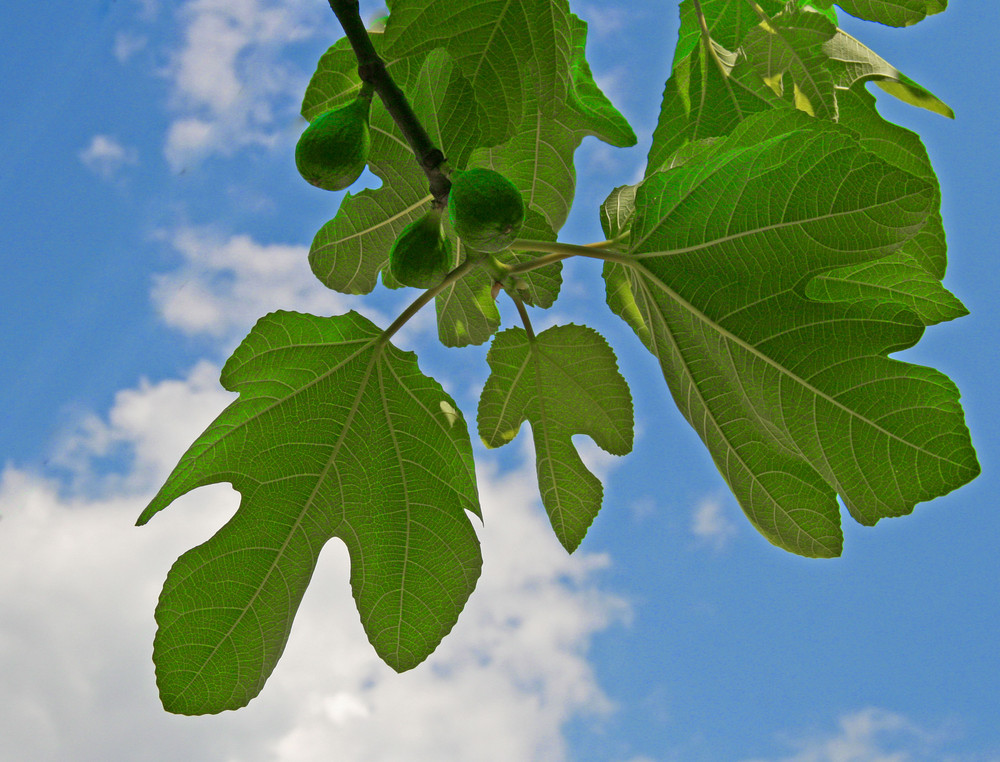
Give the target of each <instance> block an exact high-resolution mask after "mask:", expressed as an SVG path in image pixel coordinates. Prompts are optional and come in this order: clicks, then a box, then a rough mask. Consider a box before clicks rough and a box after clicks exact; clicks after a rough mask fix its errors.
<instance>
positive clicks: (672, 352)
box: [606, 111, 979, 556]
mask: <svg viewBox="0 0 1000 762" xmlns="http://www.w3.org/2000/svg"><path fill="white" fill-rule="evenodd" d="M934 198H935V189H934V187H933V186H932V185H931V184H930V183H928V182H927V181H925V180H922V179H920V178H917V177H914V176H912V175H909V174H907V173H904V172H902V171H900V170H899V169H897V168H896V167H894V166H892V165H891V164H888V163H886V162H884V161H882V160H881V159H879V158H877V157H876V156H874V155H873V154H871V153H869V152H867V151H865V150H864V149H863V148H861V147H860V146H859V145H858V144H857V141H856V139H855V138H854V136H853V135H852V134H851V133H849V132H847V131H844V130H843V128H840V127H838V126H836V125H834V124H831V123H828V122H823V121H820V120H815V119H810V118H809V117H806V116H804V115H802V114H801V113H799V112H794V111H788V112H771V113H766V114H761V115H758V116H756V117H751V118H750V119H748V120H747V121H746V122H744V123H743V124H742V125H741V126H740V127H738V128H737V129H736V130H735V131H734V133H733V134H732V135H731V136H730V137H729V138H727V139H725V140H721V141H718V142H717V143H716V144H715V145H714V146H713V147H712V150H711V151H709V152H708V154H707V155H706V156H705V157H704V158H703V159H702V160H700V161H697V162H690V163H688V164H685V165H683V166H682V167H680V168H678V169H674V170H671V171H669V172H660V173H657V174H656V175H654V176H652V177H650V178H648V179H647V180H646V181H645V182H644V183H643V184H642V185H641V186H640V187H639V189H638V191H637V193H636V199H635V207H636V210H635V214H634V217H633V221H632V226H633V227H632V233H631V237H630V239H629V241H630V243H629V250H628V253H629V254H631V256H632V257H633V262H631V263H629V264H628V265H623V264H614V265H609V266H608V267H607V268H606V277H607V279H608V300H609V304H610V305H611V306H612V309H614V310H615V312H617V313H618V314H619V315H621V316H622V317H623V318H624V319H626V320H627V321H628V322H629V323H630V324H631V325H632V326H633V328H634V329H635V330H636V332H637V334H638V335H639V336H640V338H641V339H642V340H643V342H644V343H645V344H646V346H647V347H648V348H649V349H650V351H651V352H652V353H653V354H654V355H655V356H656V357H657V358H658V359H659V361H660V365H661V367H662V369H663V373H664V377H665V378H666V380H667V383H668V386H669V387H670V390H671V393H672V394H673V397H674V400H675V401H676V402H677V404H678V407H679V408H680V409H681V411H682V412H683V414H684V415H685V417H686V418H687V419H688V421H689V422H690V423H691V425H692V426H693V427H694V428H695V430H696V431H697V432H698V434H699V435H700V436H701V437H702V439H703V440H704V442H705V444H706V445H707V446H708V449H709V451H710V452H711V454H712V457H713V458H714V459H715V462H716V465H717V466H718V467H719V470H720V471H721V473H722V475H723V476H724V478H725V479H726V480H727V482H728V483H729V485H730V487H731V488H732V490H733V492H734V493H735V495H736V497H737V499H738V500H739V502H740V504H741V506H742V507H743V509H744V511H745V512H746V514H747V516H748V517H749V518H750V520H751V522H753V524H754V525H755V526H756V527H757V528H758V529H759V530H760V531H761V532H762V533H763V534H764V535H765V536H766V537H767V538H768V539H769V540H770V541H771V542H773V543H775V544H776V545H779V546H781V547H784V548H786V549H788V550H791V551H793V552H796V553H800V554H803V555H809V556H833V555H838V554H839V553H840V549H841V543H842V534H841V530H840V520H839V510H838V505H837V496H838V494H839V496H840V497H841V498H842V499H843V501H844V504H845V505H846V507H847V509H848V510H849V511H850V513H851V514H852V515H853V516H854V517H855V519H857V520H858V521H859V522H861V523H863V524H874V523H875V522H877V521H878V520H879V519H880V518H883V517H888V516H899V515H903V514H906V513H909V512H911V511H912V510H913V507H914V505H915V504H916V503H917V502H921V501H924V500H930V499H932V498H934V497H937V496H939V495H942V494H945V493H947V492H949V491H951V490H953V489H955V488H957V487H959V486H961V485H962V484H965V483H966V482H968V481H970V480H971V479H973V478H974V477H975V476H976V475H977V474H978V473H979V465H978V463H977V461H976V456H975V452H974V450H973V449H972V445H971V442H970V438H969V434H968V430H967V429H966V427H965V422H964V417H963V414H962V410H961V407H960V406H959V403H958V390H957V389H956V388H955V386H954V384H953V383H952V382H951V381H950V380H949V379H948V378H947V377H945V376H944V375H942V374H941V373H939V372H937V371H935V370H933V369H931V368H925V367H921V366H916V365H910V364H908V363H904V362H900V361H897V360H890V359H889V358H888V356H887V355H888V354H889V353H890V352H894V351H898V350H900V349H903V348H906V347H909V346H912V345H913V344H914V343H916V342H917V341H918V340H919V338H920V336H921V334H922V332H923V329H924V327H923V324H922V322H921V321H920V320H919V319H918V317H917V316H916V315H915V314H914V313H913V312H911V311H910V310H908V309H905V308H902V307H900V306H899V305H898V304H885V303H882V304H880V303H877V302H874V301H863V302H856V303H851V304H842V303H819V302H815V301H812V300H810V299H808V298H807V297H806V296H805V295H804V294H803V287H804V286H805V285H806V284H807V283H808V282H809V280H810V279H811V278H813V277H815V276H816V275H819V274H821V273H823V272H824V271H827V270H830V269H833V268H836V267H846V266H850V265H857V264H861V263H864V262H872V261H875V260H878V259H880V258H882V257H885V256H887V255H890V254H893V253H894V252H895V251H898V250H899V249H900V247H901V246H902V245H903V244H904V243H905V242H906V241H907V240H909V239H910V238H912V236H913V235H914V234H915V233H916V232H917V231H918V230H919V229H920V227H921V225H922V224H923V223H924V220H925V219H926V217H927V215H928V213H929V212H930V211H931V209H932V205H933V200H934ZM635 314H638V315H639V316H640V317H641V319H640V320H639V321H636V320H635V319H634V317H633V316H634V315H635Z"/></svg>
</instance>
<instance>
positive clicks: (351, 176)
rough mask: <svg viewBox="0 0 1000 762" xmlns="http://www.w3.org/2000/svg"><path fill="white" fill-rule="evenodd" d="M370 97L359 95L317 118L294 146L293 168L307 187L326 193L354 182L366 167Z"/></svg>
mask: <svg viewBox="0 0 1000 762" xmlns="http://www.w3.org/2000/svg"><path fill="white" fill-rule="evenodd" d="M370 108H371V93H370V92H369V93H362V94H361V95H359V96H358V97H357V98H355V99H354V100H353V101H352V102H351V103H349V104H347V105H346V106H343V107H342V108H338V109H333V110H331V111H327V112H325V113H323V114H320V115H319V116H318V117H316V118H315V119H313V121H312V122H311V123H310V124H309V126H308V127H306V129H305V131H304V132H303V133H302V136H301V137H300V138H299V142H298V144H297V145H296V146H295V166H296V167H297V168H298V170H299V174H300V175H302V177H304V178H305V179H306V180H307V181H308V182H309V183H311V184H312V185H315V186H316V187H317V188H324V189H326V190H330V191H338V190H343V189H344V188H346V187H347V186H349V185H350V184H351V183H353V182H354V181H355V180H357V179H358V178H359V177H360V176H361V173H362V172H363V171H364V169H365V164H367V163H368V151H369V149H370V148H371V135H370V134H369V131H368V114H369V110H370Z"/></svg>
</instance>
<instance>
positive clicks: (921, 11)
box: [837, 0, 948, 26]
mask: <svg viewBox="0 0 1000 762" xmlns="http://www.w3.org/2000/svg"><path fill="white" fill-rule="evenodd" d="M837 5H839V6H840V7H841V8H843V9H844V10H845V11H847V12H848V13H850V14H851V15H852V16H857V17H858V18H861V19H866V20H867V21H877V22H879V23H880V24H886V25H887V26H910V25H911V24H916V23H917V22H918V21H923V20H924V19H925V18H927V17H928V16H932V15H934V14H935V13H941V11H943V10H944V9H945V8H947V7H948V0H837Z"/></svg>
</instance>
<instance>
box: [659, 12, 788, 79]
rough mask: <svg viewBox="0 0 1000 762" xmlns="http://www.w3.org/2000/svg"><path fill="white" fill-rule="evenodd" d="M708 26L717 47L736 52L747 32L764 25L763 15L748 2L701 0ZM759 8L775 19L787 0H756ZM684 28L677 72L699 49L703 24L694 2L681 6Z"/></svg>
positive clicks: (680, 41)
mask: <svg viewBox="0 0 1000 762" xmlns="http://www.w3.org/2000/svg"><path fill="white" fill-rule="evenodd" d="M700 5H701V11H702V13H704V14H705V26H706V27H707V28H708V33H709V36H711V38H712V39H713V40H714V41H715V42H716V44H718V45H720V46H721V47H723V48H725V49H727V50H736V49H737V48H738V47H739V46H740V45H741V44H742V43H743V38H744V37H745V36H746V34H747V32H749V31H750V30H751V29H753V28H754V27H755V26H757V25H758V24H760V21H761V19H760V15H759V14H758V13H757V11H756V10H754V7H753V4H752V3H748V2H747V0H701V2H700ZM756 5H757V6H758V7H759V8H760V9H761V10H762V11H763V12H764V13H765V14H766V15H767V16H771V17H773V16H775V15H776V14H778V13H780V12H781V11H782V10H783V9H784V7H785V0H756ZM680 15H681V27H680V32H679V39H678V41H677V48H676V49H675V51H674V69H676V68H677V65H678V64H679V63H680V62H681V61H682V60H683V59H685V58H687V57H688V56H689V55H691V53H692V52H693V51H694V50H695V49H696V48H697V47H698V46H699V44H700V42H701V37H702V30H701V24H700V22H699V20H698V11H697V8H696V6H695V4H694V0H683V2H681V5H680Z"/></svg>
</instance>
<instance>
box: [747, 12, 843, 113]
mask: <svg viewBox="0 0 1000 762" xmlns="http://www.w3.org/2000/svg"><path fill="white" fill-rule="evenodd" d="M836 31H837V28H836V27H835V26H834V25H833V24H831V23H830V22H829V21H828V20H827V19H826V18H824V17H823V16H821V15H820V14H818V13H812V12H810V11H804V10H794V9H793V10H792V11H791V12H789V13H782V14H779V15H777V16H775V17H773V18H772V19H771V21H770V23H768V24H760V25H758V26H755V27H753V28H752V29H751V30H750V31H749V32H748V33H747V35H746V37H744V39H743V45H742V53H743V54H744V55H745V56H746V57H747V59H748V60H749V62H750V66H751V68H753V70H754V71H755V72H757V74H758V75H759V76H760V77H761V78H762V79H763V80H764V81H765V82H767V84H768V86H769V87H770V88H771V89H772V90H774V91H775V93H776V94H777V95H778V96H783V95H784V93H785V89H786V82H785V80H786V78H787V79H788V80H790V83H788V84H790V88H791V93H792V95H793V103H794V104H795V107H796V108H798V109H799V110H801V111H804V112H806V113H807V114H809V115H811V116H817V117H820V118H823V119H836V117H837V102H836V98H835V96H834V88H833V78H832V77H831V76H830V72H829V69H828V68H827V57H826V55H825V54H824V51H823V44H824V43H825V42H827V41H828V40H829V39H830V38H831V37H833V35H834V33H835V32H836Z"/></svg>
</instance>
